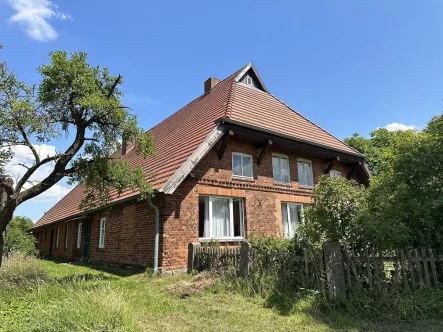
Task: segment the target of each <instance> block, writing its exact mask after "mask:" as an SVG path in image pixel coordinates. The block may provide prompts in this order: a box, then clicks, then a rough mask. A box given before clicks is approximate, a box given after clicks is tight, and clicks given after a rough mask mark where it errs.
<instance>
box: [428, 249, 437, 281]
mask: <svg viewBox="0 0 443 332" xmlns="http://www.w3.org/2000/svg"><path fill="white" fill-rule="evenodd" d="M429 260H430V261H431V270H432V279H433V281H434V286H435V287H438V277H437V269H436V268H435V261H434V254H433V252H432V249H429Z"/></svg>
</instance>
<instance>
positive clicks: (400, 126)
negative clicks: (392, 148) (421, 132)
mask: <svg viewBox="0 0 443 332" xmlns="http://www.w3.org/2000/svg"><path fill="white" fill-rule="evenodd" d="M383 128H386V129H387V130H389V131H397V130H412V129H417V127H416V126H414V125H405V124H402V123H398V122H393V123H390V124H388V125H386V126H384V127H383Z"/></svg>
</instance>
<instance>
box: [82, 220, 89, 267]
mask: <svg viewBox="0 0 443 332" xmlns="http://www.w3.org/2000/svg"><path fill="white" fill-rule="evenodd" d="M90 243H91V221H90V220H88V221H86V222H85V244H84V245H83V257H82V261H84V262H87V261H88V260H89V248H90Z"/></svg>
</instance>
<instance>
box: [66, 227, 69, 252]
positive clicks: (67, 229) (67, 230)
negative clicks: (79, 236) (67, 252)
mask: <svg viewBox="0 0 443 332" xmlns="http://www.w3.org/2000/svg"><path fill="white" fill-rule="evenodd" d="M68 235H69V225H66V233H65V249H68Z"/></svg>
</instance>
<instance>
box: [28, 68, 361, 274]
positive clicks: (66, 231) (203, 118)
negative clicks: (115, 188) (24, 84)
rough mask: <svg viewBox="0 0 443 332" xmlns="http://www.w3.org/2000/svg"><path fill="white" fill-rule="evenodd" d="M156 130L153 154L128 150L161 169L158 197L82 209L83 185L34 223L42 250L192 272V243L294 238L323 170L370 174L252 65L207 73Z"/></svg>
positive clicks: (133, 158) (129, 196) (149, 169)
mask: <svg viewBox="0 0 443 332" xmlns="http://www.w3.org/2000/svg"><path fill="white" fill-rule="evenodd" d="M150 132H151V133H152V135H153V137H154V139H155V144H156V156H155V157H150V158H148V159H142V158H140V157H138V156H137V155H136V153H135V151H134V150H135V149H131V147H130V146H128V147H125V148H124V149H123V150H122V151H121V154H122V158H125V159H127V160H128V161H129V162H130V163H131V165H134V166H138V165H141V166H143V169H144V171H145V174H146V176H149V175H150V174H152V173H154V174H155V179H154V180H153V181H152V183H153V186H154V188H155V194H154V196H153V197H152V199H149V200H139V199H138V196H137V193H134V192H131V191H127V192H125V193H123V194H122V195H120V196H118V195H117V194H116V193H114V194H113V195H112V202H111V203H110V204H109V205H108V206H106V207H102V208H100V209H95V210H92V211H82V210H80V208H79V205H80V201H81V200H82V198H83V197H84V196H83V195H84V194H83V190H82V187H81V185H79V186H77V187H76V188H74V189H73V190H72V191H71V192H70V193H69V194H67V195H66V197H64V198H63V199H62V200H60V201H59V202H58V203H57V204H56V205H55V206H54V207H53V208H51V209H50V210H49V211H48V212H47V213H46V214H45V215H44V216H43V217H42V218H41V219H40V220H39V221H38V222H37V223H36V224H35V225H34V227H33V232H34V234H35V236H36V238H37V240H38V248H39V250H40V252H41V254H42V255H44V256H52V257H54V258H64V259H70V260H80V259H83V260H90V261H94V262H104V263H110V264H127V265H140V266H152V265H153V262H154V266H155V265H156V263H158V266H159V267H160V269H162V270H163V271H168V270H179V269H184V268H186V262H187V247H188V244H189V243H190V242H197V241H200V242H205V241H211V240H215V239H216V240H218V241H220V242H235V241H240V240H242V239H244V238H248V237H249V236H251V234H256V235H259V234H261V235H266V236H287V237H291V236H293V235H294V233H295V232H296V229H297V224H298V223H299V222H301V211H302V209H303V206H305V205H306V204H309V203H310V202H311V195H312V189H313V186H314V185H315V183H316V182H317V181H318V179H319V177H320V176H322V175H323V174H330V176H334V177H335V176H344V177H347V178H349V179H350V178H352V179H355V180H357V181H358V182H359V183H362V184H365V185H366V184H367V183H368V179H369V172H368V170H367V168H366V167H365V164H364V157H363V155H361V154H359V153H358V152H356V151H355V150H353V149H352V148H350V147H349V146H347V145H346V144H345V143H343V142H342V141H340V140H339V139H337V138H336V137H334V136H333V135H331V134H329V133H328V132H326V131H325V130H323V129H321V128H320V127H318V126H317V125H315V124H314V123H312V122H311V121H309V120H308V119H306V118H305V117H303V116H302V115H301V114H300V113H298V112H296V111H295V110H293V109H291V108H290V107H289V106H288V105H286V104H285V103H284V102H282V101H281V100H279V99H278V98H277V97H275V96H273V95H272V94H270V93H269V92H268V90H267V88H266V86H265V84H264V82H263V81H262V79H261V78H260V76H259V74H258V72H257V71H256V69H255V67H254V66H253V64H249V65H247V66H245V67H244V68H241V69H240V70H238V71H237V72H235V73H234V74H232V75H231V76H229V77H228V78H226V79H224V80H218V79H215V78H209V79H208V80H207V81H206V82H205V83H204V93H203V94H202V95H201V96H199V97H198V98H196V99H194V100H193V101H191V102H190V103H189V104H188V105H186V106H184V107H183V108H182V109H180V110H179V111H177V112H176V113H174V114H173V115H171V116H170V117H168V118H167V119H166V120H164V121H163V122H161V123H159V124H158V125H156V126H155V127H154V128H152V129H151V130H150ZM156 220H157V221H158V225H159V232H158V234H156V231H155V230H156V228H155V224H156ZM156 235H157V236H156ZM156 238H157V241H158V254H156V251H155V248H156V240H155V239H156ZM157 255H158V256H157Z"/></svg>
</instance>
